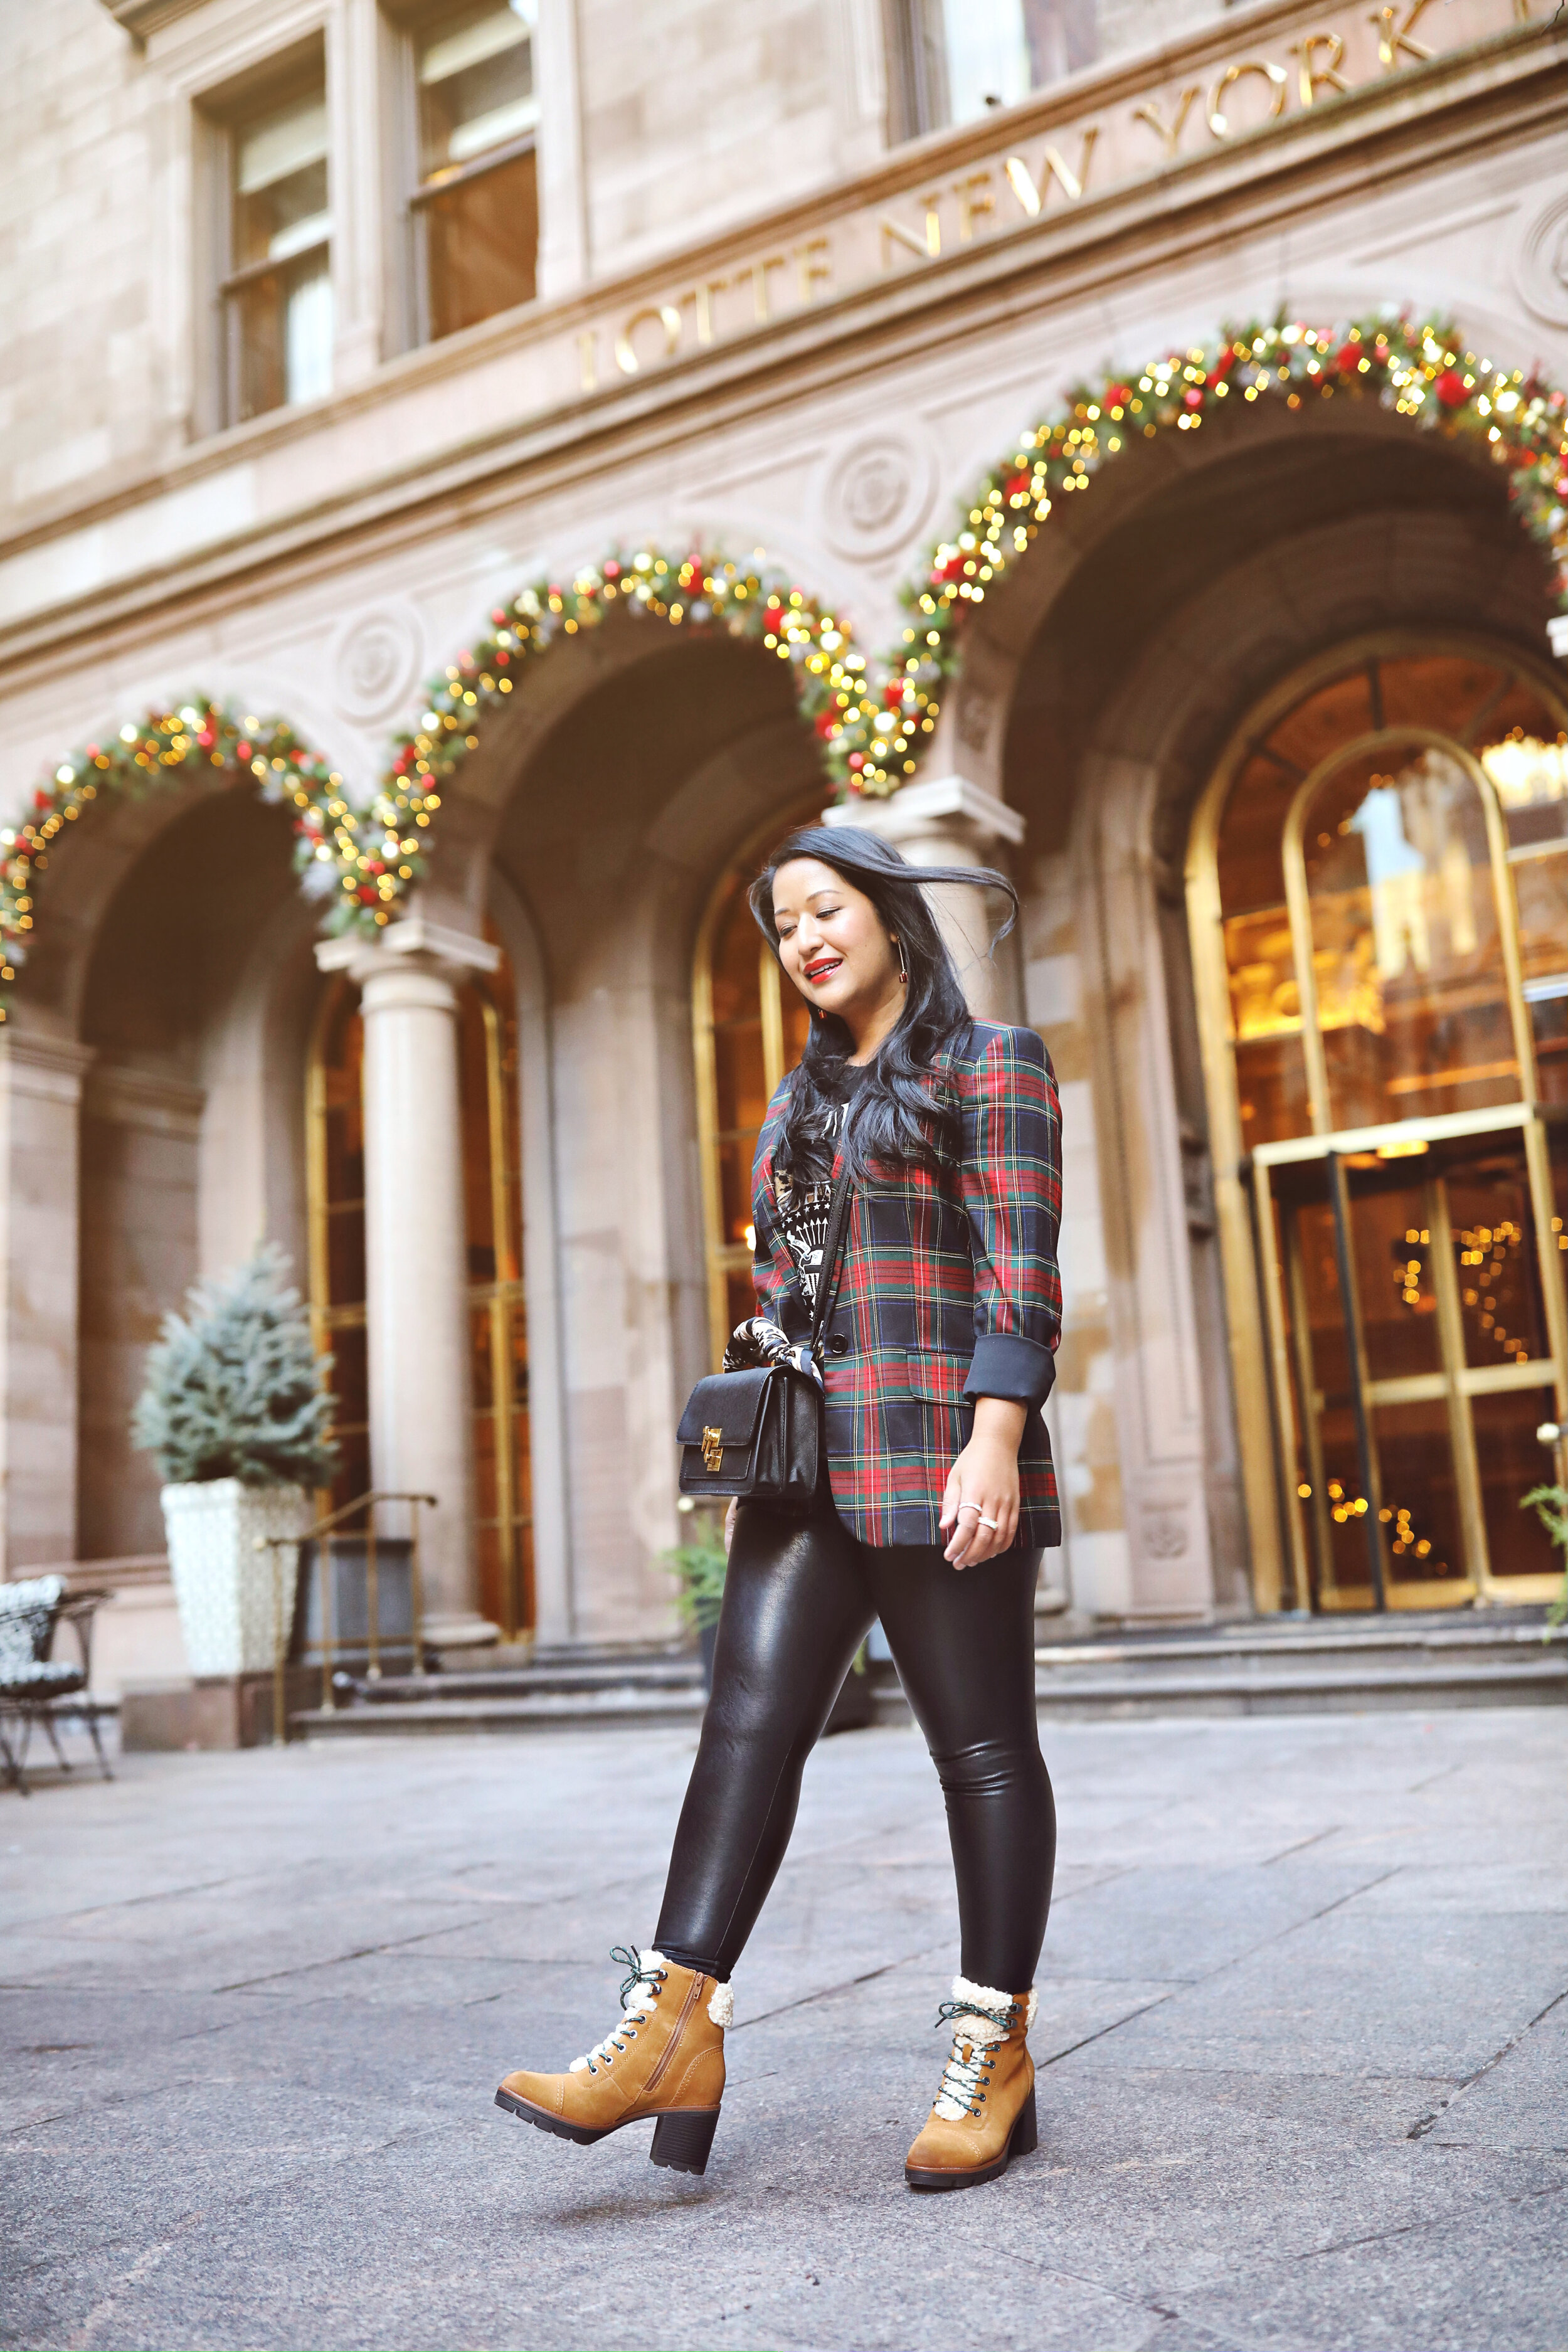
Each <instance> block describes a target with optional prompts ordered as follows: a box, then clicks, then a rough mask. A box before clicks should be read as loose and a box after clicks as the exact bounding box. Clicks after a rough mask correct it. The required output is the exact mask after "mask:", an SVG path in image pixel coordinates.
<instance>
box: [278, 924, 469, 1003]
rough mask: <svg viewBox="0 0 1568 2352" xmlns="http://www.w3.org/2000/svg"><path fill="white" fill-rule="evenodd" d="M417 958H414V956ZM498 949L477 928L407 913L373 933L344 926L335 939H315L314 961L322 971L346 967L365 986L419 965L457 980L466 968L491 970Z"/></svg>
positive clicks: (428, 970) (434, 975)
mask: <svg viewBox="0 0 1568 2352" xmlns="http://www.w3.org/2000/svg"><path fill="white" fill-rule="evenodd" d="M414 959H417V961H413V960H414ZM499 963H500V948H498V947H494V946H492V945H491V943H490V941H489V940H483V939H480V938H479V936H478V935H477V934H476V933H475V932H472V931H459V930H454V929H450V928H449V927H448V926H447V924H445V923H432V922H430V921H428V920H427V919H426V917H425V916H423V915H409V916H407V917H405V919H404V920H403V921H402V922H401V923H389V924H388V925H387V927H386V929H384V931H380V932H378V933H377V934H376V936H375V937H374V939H371V938H365V937H363V935H358V934H355V933H353V932H346V933H345V934H344V935H343V937H342V938H341V939H336V940H317V942H316V967H317V970H318V971H346V972H347V973H348V975H349V977H350V979H351V980H355V981H357V982H359V984H360V986H361V987H362V988H363V986H364V985H365V984H366V982H369V981H372V980H376V979H380V978H383V977H384V976H385V975H387V974H389V973H392V972H398V971H423V972H426V973H428V974H429V975H430V976H431V977H432V978H438V979H441V980H445V981H447V982H457V981H460V980H462V979H464V978H466V976H467V975H468V973H469V972H470V971H494V970H495V969H496V966H497V965H498V964H499Z"/></svg>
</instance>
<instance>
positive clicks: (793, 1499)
mask: <svg viewBox="0 0 1568 2352" xmlns="http://www.w3.org/2000/svg"><path fill="white" fill-rule="evenodd" d="M849 1193H850V1183H849V1178H848V1175H847V1173H846V1174H844V1175H843V1176H841V1177H840V1178H839V1180H838V1182H837V1186H836V1187H835V1190H834V1194H833V1201H832V1204H831V1206H830V1208H829V1210H828V1213H827V1231H826V1234H825V1235H824V1236H823V1244H822V1257H821V1261H820V1265H819V1268H818V1272H817V1277H816V1304H815V1306H814V1307H813V1310H812V1317H811V1338H810V1340H809V1342H808V1346H809V1349H810V1352H811V1354H812V1356H813V1357H814V1358H815V1357H816V1345H817V1341H818V1339H820V1338H821V1336H822V1327H823V1324H824V1323H825V1322H826V1319H827V1313H828V1309H829V1307H831V1306H832V1304H833V1294H834V1290H835V1287H836V1286H837V1276H838V1261H839V1258H840V1255H841V1254H842V1252H843V1247H844V1234H845V1230H846V1228H847V1224H848V1222H849ZM676 1436H677V1438H678V1439H679V1443H680V1491H681V1493H682V1494H683V1495H695V1496H704V1495H708V1496H731V1495H737V1496H740V1497H741V1499H742V1501H743V1502H748V1503H767V1504H770V1505H771V1506H772V1507H773V1508H774V1509H775V1510H784V1511H805V1510H809V1508H810V1507H811V1498H812V1496H814V1495H815V1494H816V1480H817V1473H818V1470H819V1468H820V1466H821V1462H822V1391H821V1389H820V1387H819V1386H818V1384H817V1382H816V1381H814V1380H813V1379H812V1377H811V1374H810V1373H809V1372H802V1371H797V1370H796V1369H795V1366H794V1365H793V1364H758V1365H755V1366H753V1367H752V1370H749V1371H744V1372H712V1373H710V1375H709V1377H708V1379H707V1380H705V1381H698V1383H697V1386H696V1387H695V1388H694V1389H693V1390H692V1391H691V1394H690V1396H689V1398H688V1399H687V1402H686V1411H685V1412H683V1413H682V1414H681V1416H680V1425H679V1428H678V1429H677V1431H676Z"/></svg>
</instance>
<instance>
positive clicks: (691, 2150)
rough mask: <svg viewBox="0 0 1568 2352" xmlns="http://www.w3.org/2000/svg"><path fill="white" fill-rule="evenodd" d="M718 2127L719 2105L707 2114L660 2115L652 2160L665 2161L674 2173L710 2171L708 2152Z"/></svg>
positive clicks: (652, 2149) (651, 2161)
mask: <svg viewBox="0 0 1568 2352" xmlns="http://www.w3.org/2000/svg"><path fill="white" fill-rule="evenodd" d="M718 2128H719V2110H718V2108H717V2107H710V2108H709V2109H707V2111H706V2112H705V2113H699V2114H691V2115H673V2116H660V2117H659V2119H658V2123H657V2124H656V2125H655V2126H654V2129H653V2146H652V2147H650V2148H649V2150H648V2161H649V2163H650V2164H662V2165H664V2166H665V2167H666V2168H667V2169H668V2171H670V2172H699V2173H701V2172H706V2171H707V2169H708V2152H709V2150H710V2147H712V2145H713V2135H714V2133H715V2132H716V2131H717V2130H718Z"/></svg>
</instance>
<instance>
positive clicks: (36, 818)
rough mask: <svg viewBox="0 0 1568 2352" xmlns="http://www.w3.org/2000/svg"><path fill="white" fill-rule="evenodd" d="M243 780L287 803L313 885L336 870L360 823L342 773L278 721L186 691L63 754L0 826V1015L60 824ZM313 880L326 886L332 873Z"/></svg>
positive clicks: (299, 857)
mask: <svg viewBox="0 0 1568 2352" xmlns="http://www.w3.org/2000/svg"><path fill="white" fill-rule="evenodd" d="M243 781H252V782H255V783H256V784H257V785H258V786H259V788H260V791H261V794H262V797H263V798H264V799H266V800H270V801H276V802H278V803H279V804H280V805H281V806H283V807H284V808H286V809H288V811H289V815H290V817H291V818H292V820H293V825H294V835H295V863H296V865H297V866H299V867H300V869H301V871H305V872H308V873H310V876H311V877H312V883H313V884H314V887H321V886H320V882H319V881H317V880H316V869H317V867H318V866H319V865H321V864H323V863H324V864H325V865H326V866H330V867H337V866H343V865H345V863H346V862H347V861H349V860H350V859H351V858H352V857H353V856H354V855H355V853H356V852H357V849H358V843H357V839H356V835H357V829H358V825H359V819H358V817H357V816H356V815H355V814H354V813H353V810H352V809H351V808H350V806H349V804H348V803H347V801H346V800H344V799H343V797H342V789H343V780H342V776H341V775H340V774H338V772H336V770H335V769H332V768H330V767H329V766H328V764H327V761H325V759H323V758H322V756H321V753H320V752H317V751H307V750H306V749H305V748H304V746H303V745H302V744H301V743H300V740H299V738H298V737H297V736H296V735H295V733H294V731H293V730H292V728H290V727H289V726H287V725H286V724H285V722H284V721H283V720H282V719H258V718H256V717H254V716H251V715H248V714H247V715H246V716H244V717H237V716H236V715H235V713H234V712H233V711H231V710H229V709H227V708H226V706H225V705H223V704H221V703H216V702H213V701H210V700H208V699H207V698H205V697H203V696H195V697H193V698H191V699H190V700H189V701H187V702H183V703H181V704H179V705H178V706H177V707H175V708H173V709H162V710H151V711H149V712H148V714H147V716H146V718H145V719H141V720H139V721H134V720H128V721H127V722H126V724H125V725H124V726H123V727H121V728H120V729H119V730H118V731H117V733H115V734H114V735H112V736H111V737H110V738H109V739H108V740H107V741H106V742H104V743H101V744H100V743H89V744H88V746H87V747H86V749H85V750H84V751H76V752H73V753H72V754H71V756H70V758H69V759H67V760H62V761H60V762H59V763H58V766H57V767H56V768H55V769H54V770H53V771H52V772H51V773H50V774H49V776H48V778H47V781H46V782H43V783H40V784H39V785H38V786H37V788H36V789H35V791H34V793H33V814H31V816H29V817H27V818H26V820H25V821H24V822H23V823H22V824H19V825H7V826H5V828H4V830H0V1021H4V1020H5V1018H6V1013H5V994H6V993H8V992H9V990H10V987H11V984H12V982H14V981H15V979H16V969H17V967H18V966H19V965H20V964H21V963H22V962H23V961H25V960H26V953H27V949H28V946H29V944H30V939H31V934H32V931H33V928H34V922H35V919H36V912H37V887H38V877H40V876H42V875H45V874H47V871H48V864H49V847H50V845H51V843H53V842H54V841H55V840H56V839H57V837H58V835H60V834H61V833H63V832H64V830H65V828H66V826H67V825H68V824H74V823H75V822H76V820H77V819H78V818H79V816H80V815H81V814H82V813H83V811H84V810H85V809H87V808H88V807H89V806H90V804H91V803H93V802H94V801H96V800H97V799H98V798H99V797H100V794H102V793H116V792H134V793H145V792H148V791H150V790H165V789H168V788H170V787H172V786H174V785H176V784H180V783H185V782H201V783H207V784H234V783H236V782H243ZM322 878H324V879H325V880H326V882H327V885H328V887H331V875H330V874H328V875H326V876H325V877H322ZM373 895H374V894H373ZM340 928H341V924H340Z"/></svg>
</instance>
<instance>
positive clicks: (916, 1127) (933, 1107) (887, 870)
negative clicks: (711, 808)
mask: <svg viewBox="0 0 1568 2352" xmlns="http://www.w3.org/2000/svg"><path fill="white" fill-rule="evenodd" d="M798 857H815V858H818V859H820V861H821V863H822V864H823V865H824V866H832V868H833V870H834V872H835V873H836V874H839V875H842V876H843V877H844V879H845V881H846V882H848V883H850V884H852V885H853V887H855V888H856V889H857V890H859V891H861V892H863V893H864V895H865V896H866V897H867V898H869V899H870V901H871V904H872V905H873V907H875V908H876V909H877V913H878V915H879V918H880V919H881V921H882V923H883V925H884V927H885V928H886V929H887V931H888V934H889V938H891V939H896V940H898V941H899V944H900V947H901V948H902V950H903V956H904V962H905V964H906V966H907V967H908V971H909V975H910V982H909V988H908V990H907V992H906V993H905V997H904V1009H903V1011H902V1013H900V1016H899V1020H898V1024H897V1025H896V1027H894V1028H893V1029H892V1030H891V1031H890V1032H889V1034H888V1035H887V1036H886V1037H884V1038H883V1040H882V1042H881V1044H880V1045H879V1046H878V1048H877V1051H876V1054H875V1055H873V1057H872V1060H871V1063H870V1066H869V1068H868V1072H867V1075H866V1076H865V1078H864V1079H863V1080H862V1081H861V1083H860V1085H859V1087H858V1088H857V1090H856V1092H855V1094H854V1096H853V1097H852V1099H851V1102H850V1106H849V1112H848V1117H847V1119H846V1121H845V1128H844V1137H843V1141H844V1154H845V1160H846V1164H847V1167H848V1168H849V1169H850V1171H852V1172H853V1174H854V1175H855V1177H856V1178H857V1180H861V1181H863V1180H865V1179H867V1178H869V1177H872V1176H874V1173H875V1163H876V1162H878V1161H881V1162H882V1163H884V1164H886V1163H887V1162H889V1161H897V1160H905V1161H913V1162H914V1163H915V1164H916V1165H918V1166H924V1167H931V1166H934V1165H935V1163H936V1161H937V1160H938V1158H939V1156H940V1152H941V1150H942V1147H943V1146H946V1147H948V1148H951V1147H952V1144H953V1143H954V1142H955V1140H956V1138H955V1136H954V1135H953V1134H952V1132H950V1130H951V1129H952V1128H953V1127H954V1126H955V1124H956V1118H955V1114H954V1113H953V1112H952V1111H951V1110H950V1109H947V1108H944V1107H943V1105H942V1103H941V1102H940V1101H939V1100H938V1099H937V1097H936V1096H935V1094H934V1091H933V1089H932V1087H931V1064H932V1063H933V1061H934V1060H935V1058H936V1056H937V1055H938V1054H939V1053H940V1052H941V1051H942V1047H943V1046H944V1045H950V1044H951V1043H952V1040H953V1039H954V1038H955V1037H959V1036H962V1034H963V1032H964V1030H965V1029H967V1028H968V1026H969V1023H970V1018H971V1015H970V1012H969V1008H968V1006H967V1005H966V1004H965V1003H964V1001H963V989H962V988H961V987H960V986H959V984H958V974H957V972H956V971H954V970H953V964H952V957H951V956H950V955H949V953H948V951H947V947H946V943H945V942H944V940H943V939H942V933H941V931H940V930H939V929H937V925H936V918H935V917H934V915H933V914H932V913H931V907H930V905H929V903H928V902H927V899H926V896H925V893H926V889H927V888H928V887H929V886H930V885H931V883H933V882H934V883H942V882H956V883H965V884H968V885H969V886H970V887H972V888H978V889H983V890H994V891H996V892H998V893H999V894H1000V895H1001V896H1002V897H1003V898H1005V899H1006V901H1007V913H1006V916H1005V919H1004V920H1003V922H1002V923H1001V925H1000V926H999V928H998V929H997V930H996V931H995V933H994V937H993V940H992V944H993V946H994V945H995V942H996V940H1004V939H1005V938H1006V936H1007V933H1008V932H1009V931H1010V930H1011V929H1012V928H1013V925H1014V923H1015V922H1016V919H1017V914H1018V894H1017V892H1016V890H1015V889H1014V887H1013V885H1012V884H1011V882H1009V881H1008V879H1007V877H1006V876H1005V874H998V873H996V872H995V871H994V868H993V867H991V866H911V865H910V863H909V861H908V859H907V858H904V857H900V855H899V853H898V851H897V850H896V849H894V848H893V847H892V845H890V844H889V843H888V842H886V841H884V840H883V839H882V837H881V835H879V834H875V833H869V832H867V831H866V830H865V829H864V828H863V827H861V826H859V825H852V824H847V825H820V824H808V825H803V826H801V827H800V829H799V830H798V831H797V832H795V833H792V834H791V835H789V836H788V837H787V839H785V840H784V841H781V842H780V844H779V845H778V847H777V848H776V849H775V850H774V852H773V856H771V857H770V858H769V859H768V862H767V864H766V865H765V866H763V870H762V872H761V873H760V874H759V875H758V877H757V878H756V880H755V881H754V882H753V883H752V887H751V891H750V893H749V896H750V898H751V907H752V914H753V915H754V916H755V917H756V919H757V922H758V924H759V926H760V927H761V929H762V930H763V932H764V934H765V935H766V937H767V939H768V940H769V941H770V942H771V944H772V947H773V953H774V954H775V955H777V954H778V951H779V934H778V926H777V924H776V923H775V922H774V920H773V877H774V876H775V875H776V874H777V872H778V870H779V868H780V866H788V865H790V864H791V863H792V862H793V861H794V860H795V858H798ZM854 1045H855V1041H854V1039H853V1038H852V1037H851V1035H850V1034H849V1031H848V1029H847V1027H846V1025H845V1024H844V1023H843V1022H842V1021H841V1020H840V1019H839V1018H838V1016H837V1013H818V1012H817V1011H816V1010H815V1008H814V1009H813V1012H812V1015H811V1032H810V1034H809V1036H808V1037H807V1039H806V1043H805V1053H804V1054H803V1055H801V1059H800V1067H799V1069H798V1070H797V1072H796V1073H795V1083H794V1085H793V1087H791V1090H790V1100H789V1110H788V1113H787V1115H786V1117H785V1119H784V1132H783V1135H782V1136H781V1137H780V1139H779V1146H778V1150H777V1152H776V1153H775V1155H774V1156H775V1159H776V1161H777V1164H778V1166H779V1167H780V1168H781V1169H785V1170H788V1169H795V1170H797V1171H800V1172H801V1173H802V1174H805V1173H808V1172H809V1173H813V1174H816V1173H818V1172H826V1166H828V1165H831V1162H832V1159H833V1154H834V1149H835V1146H836V1144H837V1140H838V1138H837V1122H838V1117H839V1106H838V1101H837V1081H838V1078H839V1076H840V1073H841V1072H842V1070H843V1068H844V1066H845V1064H846V1062H847V1060H848V1058H849V1056H850V1055H851V1053H852V1052H853V1051H854Z"/></svg>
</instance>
